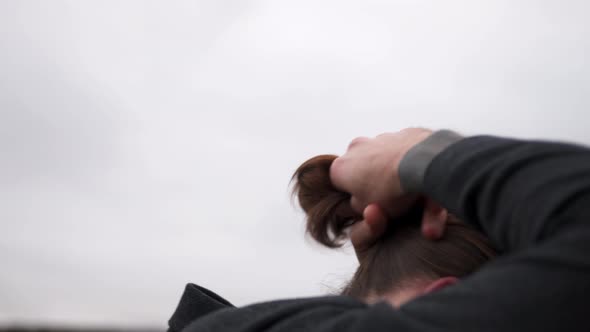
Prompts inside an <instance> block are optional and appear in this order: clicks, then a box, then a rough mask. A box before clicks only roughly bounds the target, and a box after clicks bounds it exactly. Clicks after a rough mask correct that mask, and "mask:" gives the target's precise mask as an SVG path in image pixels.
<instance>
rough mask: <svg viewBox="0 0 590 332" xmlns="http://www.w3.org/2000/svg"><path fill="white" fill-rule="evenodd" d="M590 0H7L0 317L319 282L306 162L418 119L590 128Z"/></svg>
mask: <svg viewBox="0 0 590 332" xmlns="http://www.w3.org/2000/svg"><path fill="white" fill-rule="evenodd" d="M589 12H590V4H589V3H588V2H587V1H583V0H580V1H563V0H560V1H557V0H556V1H526V0H525V1H515V0H504V1H500V0H495V1H474V0H464V1H457V0H453V1H449V0H447V1H440V0H432V1H420V0H411V1H410V0H404V1H401V0H399V1H394V0H389V1H369V0H357V1H352V0H350V1H344V0H338V1H321V0H296V1H281V0H272V1H271V0H268V1H251V0H233V1H232V0H223V1H222V0H207V1H205V0H203V1H170V0H168V1H16V0H15V1H2V2H0V47H1V48H0V225H1V229H0V263H1V265H2V268H1V269H0V324H2V323H10V322H53V323H57V322H67V323H72V324H75V323H81V324H126V325H156V326H164V325H165V323H166V320H167V319H168V317H169V316H170V314H171V313H172V312H173V310H174V309H175V306H176V304H177V301H178V299H179V297H180V295H181V293H182V290H183V288H184V285H185V284H186V283H187V282H194V283H198V284H200V285H202V286H205V287H208V288H210V289H212V290H214V291H216V292H218V293H219V294H221V295H222V296H224V297H226V298H227V299H228V300H230V301H231V302H233V303H235V304H237V305H243V304H248V303H252V302H256V301H262V300H270V299H276V298H283V297H295V296H307V295H317V294H325V293H327V292H329V291H330V290H331V289H332V290H333V289H335V288H337V287H338V286H340V285H341V284H342V283H344V282H345V281H346V279H347V278H348V277H349V276H350V274H351V272H352V271H353V270H354V268H355V258H354V256H353V255H352V253H351V250H350V248H348V249H345V250H341V251H334V250H328V249H322V248H320V247H318V246H316V245H313V244H312V243H311V242H310V241H309V240H306V239H305V238H304V234H303V218H302V214H301V213H300V212H299V211H298V210H297V208H296V207H294V206H293V205H292V204H291V201H290V200H289V188H288V182H289V179H290V176H291V174H292V172H293V171H294V169H295V168H296V167H297V166H298V165H299V164H300V163H301V162H303V161H304V160H306V159H307V158H309V157H312V156H314V155H316V154H323V153H335V154H339V153H342V152H343V151H344V149H345V147H346V146H347V144H348V142H349V141H350V140H351V139H352V138H354V137H356V136H361V135H362V136H373V135H376V134H379V133H381V132H385V131H394V130H398V129H401V128H404V127H407V126H417V125H419V126H427V127H431V128H451V129H455V130H458V131H460V132H462V133H465V134H477V133H486V134H500V135H510V136H517V137H534V138H552V139H565V140H574V141H578V142H581V143H588V144H590V132H589V131H588V129H587V128H588V126H589V119H590V117H589V114H588V112H589V109H590V108H589V106H590V63H589V60H588V59H590V39H589V36H590V34H589V33H590V23H589V22H590V21H589V20H588V13H589Z"/></svg>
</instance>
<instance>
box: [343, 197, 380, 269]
mask: <svg viewBox="0 0 590 332" xmlns="http://www.w3.org/2000/svg"><path fill="white" fill-rule="evenodd" d="M386 229H387V217H386V216H385V213H384V212H383V211H382V210H381V209H380V208H379V206H378V205H377V204H370V205H369V206H367V207H366V208H365V210H364V212H363V220H362V221H360V222H358V223H356V224H354V225H353V226H352V227H351V230H350V241H351V242H352V245H353V246H354V250H355V252H356V255H357V258H358V259H359V260H361V259H362V257H363V256H364V254H365V252H366V251H367V249H369V248H370V247H371V246H372V245H373V244H374V243H375V241H377V239H379V238H380V237H381V236H382V235H383V233H385V230H386Z"/></svg>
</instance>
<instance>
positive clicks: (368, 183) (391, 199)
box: [330, 128, 432, 218]
mask: <svg viewBox="0 0 590 332" xmlns="http://www.w3.org/2000/svg"><path fill="white" fill-rule="evenodd" d="M431 134H432V131H431V130H428V129H422V128H408V129H404V130H402V131H400V132H397V133H386V134H381V135H379V136H377V137H375V138H366V137H359V138H356V139H354V140H353V141H352V142H351V143H350V145H349V146H348V150H347V151H346V153H345V154H344V155H342V156H341V157H338V158H336V160H334V162H333V163H332V166H331V168H330V179H331V181H332V183H333V184H334V186H335V187H336V188H338V189H340V190H342V191H345V192H348V193H349V194H350V195H351V201H350V204H351V206H352V208H353V209H354V210H356V211H357V212H358V213H362V212H363V211H364V210H365V208H366V207H367V206H368V205H369V203H377V204H378V205H379V206H381V207H382V208H383V209H384V210H385V212H386V214H387V215H388V216H389V217H390V218H395V217H398V216H400V215H402V214H403V213H404V212H406V211H407V210H408V209H409V208H410V207H411V206H412V205H413V204H414V203H415V202H416V199H417V195H408V194H406V193H404V192H403V189H402V188H401V184H400V181H399V176H398V167H399V164H400V161H401V160H402V158H403V157H404V155H405V154H406V153H407V152H408V150H410V149H411V148H412V147H413V146H415V145H416V144H418V143H420V142H421V141H423V140H425V139H426V138H427V137H428V136H430V135H431Z"/></svg>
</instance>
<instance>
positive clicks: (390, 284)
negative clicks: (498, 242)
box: [292, 155, 495, 298]
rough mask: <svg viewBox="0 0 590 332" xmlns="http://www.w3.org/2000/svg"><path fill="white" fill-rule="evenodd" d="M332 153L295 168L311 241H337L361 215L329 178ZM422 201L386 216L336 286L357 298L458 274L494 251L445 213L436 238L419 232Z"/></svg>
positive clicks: (296, 189) (296, 190)
mask: <svg viewBox="0 0 590 332" xmlns="http://www.w3.org/2000/svg"><path fill="white" fill-rule="evenodd" d="M334 159H336V156H334V155H320V156H316V157H314V158H311V159H309V160H308V161H306V162H304V163H303V164H302V165H301V166H299V168H298V169H297V170H296V171H295V174H294V175H293V178H292V180H294V181H295V185H294V188H293V195H294V196H296V197H297V198H298V200H299V204H300V205H301V207H302V208H303V210H304V211H305V213H306V215H307V224H306V226H307V232H308V233H309V234H310V235H311V237H312V238H313V239H314V240H316V241H317V242H319V243H321V244H323V245H325V246H327V247H330V248H336V247H340V246H341V245H342V244H343V242H344V241H345V240H346V238H347V233H346V230H347V228H348V227H349V226H351V225H352V224H354V223H355V222H357V221H360V220H361V219H362V215H360V214H358V213H357V212H355V211H354V210H353V209H352V208H351V206H350V195H349V194H348V193H345V192H342V191H339V190H337V189H336V188H335V187H334V186H333V185H332V182H331V181H330V165H331V164H332V162H333V161H334ZM421 214H422V205H421V204H417V205H416V206H415V207H414V208H413V209H412V210H411V211H410V212H409V213H407V214H406V215H405V216H403V217H401V218H398V219H396V220H392V222H390V223H389V226H388V229H387V231H386V233H385V235H384V236H382V237H381V238H380V239H379V240H378V241H377V242H376V243H375V245H373V246H372V247H371V248H370V249H368V251H367V252H366V253H365V254H364V255H363V257H362V259H361V261H360V262H359V263H360V264H359V267H358V269H357V270H356V272H355V274H354V276H353V278H352V280H351V281H350V283H349V284H348V286H346V287H345V288H344V290H343V292H342V294H344V295H350V296H353V297H357V298H366V297H368V296H373V295H377V296H379V295H384V294H385V293H388V292H391V291H395V290H398V289H400V288H402V287H405V286H407V285H408V284H409V283H412V282H413V281H416V280H421V279H437V278H441V277H446V276H454V277H459V278H460V277H463V276H466V275H468V274H469V273H471V272H473V271H475V270H476V269H477V268H479V267H480V266H481V265H482V264H484V263H485V262H487V261H488V260H490V259H491V258H493V257H494V256H495V251H494V249H493V248H492V246H491V245H490V243H489V241H488V240H487V239H486V238H485V237H484V236H483V234H481V233H480V232H478V231H476V230H475V229H473V228H471V227H470V226H468V225H467V224H464V223H462V222H460V221H459V220H458V219H456V218H454V217H452V216H451V217H449V220H448V223H447V227H446V230H445V235H444V236H443V238H442V239H440V240H438V241H432V240H427V239H425V238H424V237H423V236H422V235H421V231H420V220H421Z"/></svg>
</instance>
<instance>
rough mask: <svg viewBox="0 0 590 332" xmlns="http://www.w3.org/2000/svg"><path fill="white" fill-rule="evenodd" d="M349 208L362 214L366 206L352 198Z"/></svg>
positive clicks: (354, 197)
mask: <svg viewBox="0 0 590 332" xmlns="http://www.w3.org/2000/svg"><path fill="white" fill-rule="evenodd" d="M350 207H351V208H352V209H353V210H354V211H356V212H358V213H363V211H364V210H365V208H366V207H367V206H366V205H365V204H364V203H363V202H361V201H360V200H359V199H358V198H357V197H356V196H352V197H351V198H350ZM363 214H364V213H363Z"/></svg>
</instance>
